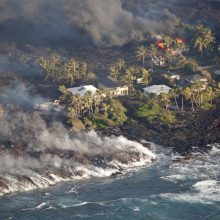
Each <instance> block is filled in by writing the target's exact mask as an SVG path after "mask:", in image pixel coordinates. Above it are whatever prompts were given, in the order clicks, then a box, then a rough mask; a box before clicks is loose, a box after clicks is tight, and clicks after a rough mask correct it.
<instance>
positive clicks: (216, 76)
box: [214, 70, 220, 80]
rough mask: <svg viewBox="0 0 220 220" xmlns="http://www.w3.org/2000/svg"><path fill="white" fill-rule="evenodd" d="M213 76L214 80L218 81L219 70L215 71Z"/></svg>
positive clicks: (219, 76) (219, 78)
mask: <svg viewBox="0 0 220 220" xmlns="http://www.w3.org/2000/svg"><path fill="white" fill-rule="evenodd" d="M214 74H215V78H216V79H217V80H220V70H215V71H214Z"/></svg>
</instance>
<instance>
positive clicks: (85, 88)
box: [67, 85, 98, 97]
mask: <svg viewBox="0 0 220 220" xmlns="http://www.w3.org/2000/svg"><path fill="white" fill-rule="evenodd" d="M97 90H98V89H97V88H96V87H95V86H93V85H86V86H80V87H73V88H69V89H67V91H69V92H71V93H72V94H73V95H79V96H81V97H83V96H84V95H85V94H86V93H87V92H91V94H92V95H94V94H95V93H96V91H97Z"/></svg>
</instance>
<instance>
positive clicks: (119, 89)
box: [98, 77, 129, 96]
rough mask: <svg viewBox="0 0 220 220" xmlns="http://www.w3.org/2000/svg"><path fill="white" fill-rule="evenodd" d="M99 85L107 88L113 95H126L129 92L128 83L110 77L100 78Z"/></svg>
mask: <svg viewBox="0 0 220 220" xmlns="http://www.w3.org/2000/svg"><path fill="white" fill-rule="evenodd" d="M98 87H99V88H105V89H107V90H108V91H109V92H110V94H111V95H112V96H125V95H128V93H129V88H128V86H127V85H124V84H123V83H122V82H120V81H118V80H114V79H112V78H110V77H107V78H105V79H103V80H100V82H99V83H98Z"/></svg>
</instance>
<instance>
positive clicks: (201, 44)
mask: <svg viewBox="0 0 220 220" xmlns="http://www.w3.org/2000/svg"><path fill="white" fill-rule="evenodd" d="M193 31H194V37H193V46H194V48H196V49H198V51H199V52H200V53H201V56H203V50H204V49H208V47H209V46H210V45H211V44H212V43H214V42H215V37H214V36H213V33H212V30H211V29H210V28H208V27H204V26H203V25H198V26H196V27H195V28H194V29H193Z"/></svg>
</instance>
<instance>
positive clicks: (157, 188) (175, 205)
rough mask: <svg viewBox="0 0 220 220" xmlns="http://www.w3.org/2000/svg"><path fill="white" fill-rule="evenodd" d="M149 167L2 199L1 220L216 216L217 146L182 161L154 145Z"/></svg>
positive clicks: (219, 193)
mask: <svg viewBox="0 0 220 220" xmlns="http://www.w3.org/2000/svg"><path fill="white" fill-rule="evenodd" d="M154 151H155V153H156V155H157V160H156V161H155V162H154V163H152V164H151V165H150V166H148V167H145V168H141V169H138V170H135V171H131V172H128V173H125V174H124V175H118V176H116V177H111V178H92V179H87V180H77V181H72V182H65V183H61V184H58V185H57V186H54V187H50V188H46V189H41V190H35V191H31V192H25V193H17V194H11V195H7V196H3V197H1V198H0V219H1V220H3V219H4V220H6V219H8V220H9V219H15V220H38V219H39V220H69V219H91V220H95V219H97V220H98V219H100V220H103V219H110V220H117V219H143V220H146V219H149V220H191V219H196V220H199V219H209V220H220V147H219V145H215V146H213V148H212V151H211V152H209V153H206V154H204V153H203V154H199V153H195V154H194V155H193V157H192V158H191V159H188V160H183V159H181V157H180V156H178V155H174V154H172V153H171V152H170V150H164V149H163V148H161V147H156V148H155V149H154Z"/></svg>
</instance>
